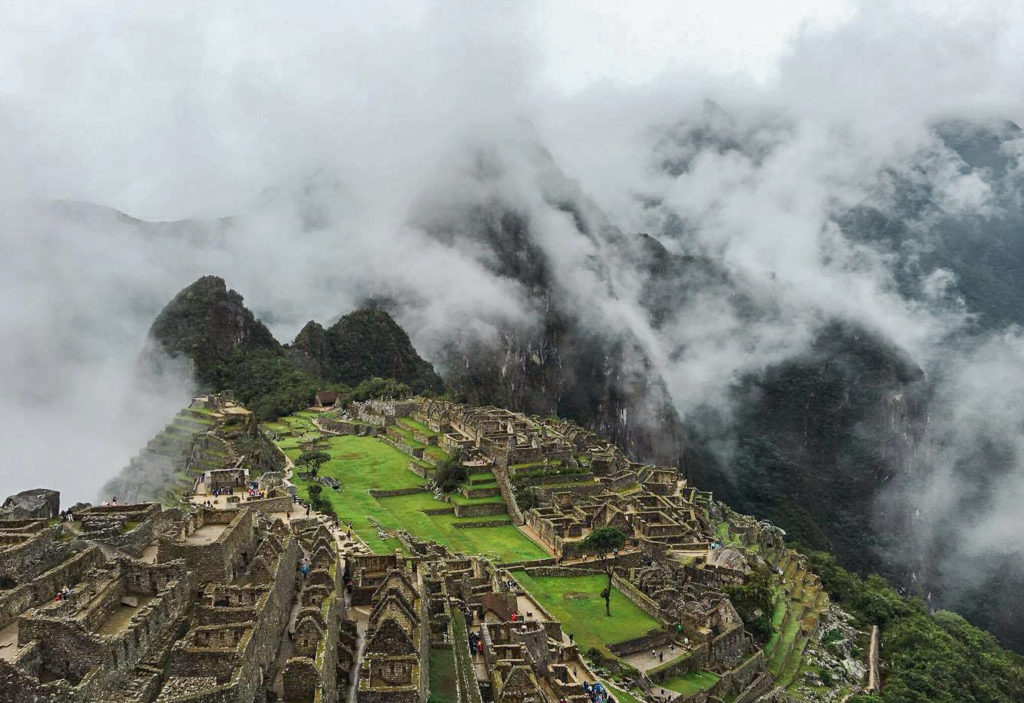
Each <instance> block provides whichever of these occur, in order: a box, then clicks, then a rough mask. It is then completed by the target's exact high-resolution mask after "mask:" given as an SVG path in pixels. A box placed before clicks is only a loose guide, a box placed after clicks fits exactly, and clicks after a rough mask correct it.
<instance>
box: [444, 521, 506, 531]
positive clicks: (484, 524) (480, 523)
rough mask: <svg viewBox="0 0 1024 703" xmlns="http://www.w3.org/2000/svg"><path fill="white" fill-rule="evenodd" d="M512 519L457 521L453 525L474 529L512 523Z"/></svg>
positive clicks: (458, 527)
mask: <svg viewBox="0 0 1024 703" xmlns="http://www.w3.org/2000/svg"><path fill="white" fill-rule="evenodd" d="M511 524H512V521H511V520H507V519H506V520H474V521H472V522H455V523H452V526H453V527H455V528H457V529H472V528H476V527H498V526H500V525H511Z"/></svg>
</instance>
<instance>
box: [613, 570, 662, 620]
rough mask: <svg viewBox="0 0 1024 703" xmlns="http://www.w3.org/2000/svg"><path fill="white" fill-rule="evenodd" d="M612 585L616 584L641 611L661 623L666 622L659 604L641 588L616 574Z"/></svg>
mask: <svg viewBox="0 0 1024 703" xmlns="http://www.w3.org/2000/svg"><path fill="white" fill-rule="evenodd" d="M612 583H613V584H615V587H616V588H618V589H619V590H620V591H622V595H624V596H626V598H629V599H630V600H631V601H633V602H634V603H635V604H636V607H638V608H640V610H642V611H644V612H645V613H647V614H648V615H650V616H651V617H652V618H654V619H655V620H658V621H659V622H662V623H663V622H665V620H664V617H663V616H662V613H661V608H660V607H658V604H657V603H655V602H654V601H653V600H651V599H650V597H649V596H647V594H645V593H643V592H642V591H641V590H640V589H639V588H637V587H636V586H634V585H633V584H632V583H630V582H629V580H628V579H624V578H622V577H621V576H619V575H618V574H615V575H614V576H612Z"/></svg>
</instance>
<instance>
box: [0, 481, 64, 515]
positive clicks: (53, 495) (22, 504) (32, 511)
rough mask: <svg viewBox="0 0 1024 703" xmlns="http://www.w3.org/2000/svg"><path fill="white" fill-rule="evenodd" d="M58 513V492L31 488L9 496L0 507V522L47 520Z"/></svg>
mask: <svg viewBox="0 0 1024 703" xmlns="http://www.w3.org/2000/svg"><path fill="white" fill-rule="evenodd" d="M59 512H60V491H53V490H50V489H49V488H33V489H30V490H27V491H22V492H21V493H18V494H16V495H13V496H10V497H8V498H7V500H5V501H4V504H3V506H0V520H29V519H32V518H37V519H40V520H49V519H50V518H54V517H57V514H58V513H59Z"/></svg>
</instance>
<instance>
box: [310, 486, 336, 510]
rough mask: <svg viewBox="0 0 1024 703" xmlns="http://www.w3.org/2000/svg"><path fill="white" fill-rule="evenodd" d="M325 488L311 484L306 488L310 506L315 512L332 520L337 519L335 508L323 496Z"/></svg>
mask: <svg viewBox="0 0 1024 703" xmlns="http://www.w3.org/2000/svg"><path fill="white" fill-rule="evenodd" d="M323 492H324V487H323V486H322V485H320V484H319V483H311V484H309V486H307V488H306V493H307V495H308V496H309V504H310V506H311V507H312V508H313V510H315V511H317V512H318V513H323V514H324V515H327V516H328V517H331V518H337V513H335V512H334V506H332V505H331V503H330V501H329V500H327V499H326V498H324V496H323Z"/></svg>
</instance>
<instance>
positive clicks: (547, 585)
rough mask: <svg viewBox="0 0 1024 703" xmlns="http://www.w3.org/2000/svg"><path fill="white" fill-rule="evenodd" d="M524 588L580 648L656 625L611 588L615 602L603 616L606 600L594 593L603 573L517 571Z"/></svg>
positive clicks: (613, 640) (637, 634)
mask: <svg viewBox="0 0 1024 703" xmlns="http://www.w3.org/2000/svg"><path fill="white" fill-rule="evenodd" d="M516 578H517V579H518V580H519V583H520V584H522V586H523V588H525V589H526V590H527V591H529V592H530V593H531V594H532V595H533V597H534V598H536V599H537V601H538V602H539V603H540V604H541V605H543V606H544V608H546V609H547V610H548V612H550V613H551V614H552V615H553V616H554V617H555V618H557V619H558V620H560V621H561V622H562V629H563V630H565V631H566V632H571V633H573V635H574V636H575V638H576V642H577V643H578V644H579V646H580V649H581V650H582V651H586V650H588V649H589V648H591V647H597V648H602V647H604V646H605V645H609V644H615V643H616V642H623V641H625V640H628V639H632V638H634V637H640V636H641V635H644V634H646V633H647V632H648V631H650V630H654V629H658V627H659V624H658V621H657V620H655V619H654V618H652V617H651V616H650V615H648V614H647V613H645V612H644V611H642V610H640V608H638V607H637V606H636V604H635V603H633V601H631V600H629V599H628V598H627V597H626V596H624V595H622V593H621V592H619V589H617V588H614V587H613V588H612V593H611V601H612V604H613V605H614V606H615V608H614V614H613V615H612V616H611V617H606V616H605V604H604V603H603V602H602V601H601V599H600V597H599V596H598V595H597V593H598V591H600V590H601V587H602V586H603V585H604V583H605V577H604V575H602V574H594V575H592V576H530V575H529V574H527V573H526V572H525V571H520V572H517V573H516Z"/></svg>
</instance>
